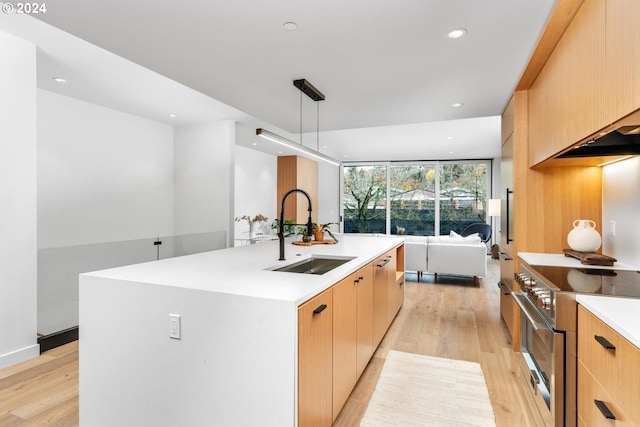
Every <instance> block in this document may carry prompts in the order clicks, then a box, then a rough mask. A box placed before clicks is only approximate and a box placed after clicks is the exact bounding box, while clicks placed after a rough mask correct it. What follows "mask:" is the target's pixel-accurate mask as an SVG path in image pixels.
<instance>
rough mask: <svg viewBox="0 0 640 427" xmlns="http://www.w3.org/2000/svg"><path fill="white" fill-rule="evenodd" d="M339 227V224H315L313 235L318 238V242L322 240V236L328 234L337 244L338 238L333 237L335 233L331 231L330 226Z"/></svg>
mask: <svg viewBox="0 0 640 427" xmlns="http://www.w3.org/2000/svg"><path fill="white" fill-rule="evenodd" d="M334 224H335V225H338V223H337V222H327V223H326V224H316V223H315V222H314V223H313V234H314V236H315V238H316V240H322V238H323V237H322V236H323V234H324V233H325V232H327V233H328V234H329V236H330V237H331V238H332V239H333V240H334V241H335V242H336V243H338V239H337V238H336V236H334V235H333V233H331V230H329V226H330V225H334ZM318 237H320V239H318Z"/></svg>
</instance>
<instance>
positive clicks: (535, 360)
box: [512, 262, 640, 427]
mask: <svg viewBox="0 0 640 427" xmlns="http://www.w3.org/2000/svg"><path fill="white" fill-rule="evenodd" d="M514 277H515V280H516V281H517V282H518V284H519V285H520V286H519V287H520V290H519V291H517V292H513V294H512V295H513V297H514V299H515V301H516V302H517V303H518V306H519V307H520V322H521V323H520V328H521V330H520V333H521V337H520V343H521V344H520V354H521V357H520V358H519V362H520V363H519V364H520V368H521V371H522V374H523V375H522V378H524V379H525V380H526V381H525V385H526V386H527V388H529V390H530V391H531V395H532V397H533V400H534V401H535V403H536V406H537V408H538V410H539V412H540V414H541V415H542V418H543V419H544V422H545V424H546V426H547V427H551V426H570V427H574V426H575V425H576V423H577V411H576V397H577V390H576V384H577V364H578V362H577V360H578V357H577V352H578V348H577V347H578V344H577V343H578V340H577V330H578V305H577V303H576V294H578V293H589V294H599V295H617V296H626V297H636V298H637V297H640V272H638V271H635V270H633V269H632V270H625V269H622V268H613V267H598V266H585V267H584V268H575V267H561V266H544V265H543V266H541V265H529V264H527V263H526V262H521V263H520V273H517V274H515V276H514Z"/></svg>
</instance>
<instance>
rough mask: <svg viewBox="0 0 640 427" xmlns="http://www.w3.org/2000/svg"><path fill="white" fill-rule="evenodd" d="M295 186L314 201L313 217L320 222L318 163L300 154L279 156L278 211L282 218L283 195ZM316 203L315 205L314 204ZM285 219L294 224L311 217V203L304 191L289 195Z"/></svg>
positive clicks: (303, 222) (313, 219)
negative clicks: (309, 203)
mask: <svg viewBox="0 0 640 427" xmlns="http://www.w3.org/2000/svg"><path fill="white" fill-rule="evenodd" d="M294 188H299V189H300V190H304V191H306V192H307V194H309V197H310V198H311V202H312V206H311V207H312V208H313V209H312V211H311V219H312V221H313V222H315V223H317V222H318V163H316V162H314V161H313V160H309V159H306V158H304V157H299V156H280V157H278V185H277V191H276V213H277V215H278V218H280V208H281V205H282V197H284V195H285V194H286V193H287V192H288V191H289V190H293V189H294ZM313 203H315V205H313ZM284 213H285V218H284V219H285V220H291V221H293V223H294V224H306V223H307V221H308V219H309V205H308V201H307V198H306V197H305V196H304V194H302V193H294V194H291V195H290V196H289V197H287V200H286V202H285V207H284Z"/></svg>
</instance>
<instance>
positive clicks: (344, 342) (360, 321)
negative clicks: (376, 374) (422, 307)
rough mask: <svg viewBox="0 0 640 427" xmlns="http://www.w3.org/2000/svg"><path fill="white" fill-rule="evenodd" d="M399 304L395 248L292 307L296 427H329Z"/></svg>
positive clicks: (400, 278)
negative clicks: (295, 328) (295, 332)
mask: <svg viewBox="0 0 640 427" xmlns="http://www.w3.org/2000/svg"><path fill="white" fill-rule="evenodd" d="M378 265H381V267H378ZM374 271H375V272H374ZM374 275H375V278H374ZM376 280H377V281H378V282H375V281H376ZM374 283H375V284H374ZM403 302H404V245H400V246H398V247H396V248H394V249H392V250H390V251H388V252H387V253H385V254H384V255H383V256H381V257H379V258H378V259H376V260H375V261H374V262H372V263H369V264H367V265H366V266H364V267H362V268H360V269H358V270H357V271H356V272H354V273H352V274H350V275H349V276H347V277H345V278H344V279H342V280H340V281H339V282H338V283H336V284H334V285H333V286H332V287H331V288H329V289H327V290H326V291H324V292H323V293H321V294H319V295H317V296H316V297H314V298H312V299H311V300H309V301H307V302H305V303H304V304H302V305H301V306H300V307H299V308H298V426H300V427H304V426H314V427H317V426H330V425H331V423H332V422H333V420H335V418H336V417H337V416H338V414H339V413H340V411H341V410H342V407H343V406H344V404H345V402H346V401H347V399H348V397H349V395H350V394H351V391H352V390H353V387H354V386H355V385H356V382H357V381H358V378H360V375H362V373H363V371H364V370H365V368H366V367H367V364H368V363H369V361H370V360H371V357H372V356H373V353H374V351H375V348H376V347H377V345H378V344H379V342H380V340H381V339H382V337H383V336H384V334H385V333H386V331H387V329H388V328H389V325H390V324H391V322H392V321H393V318H394V317H395V315H396V313H397V312H398V310H399V309H400V307H401V306H402V304H403ZM376 327H377V328H379V329H378V331H377V333H378V335H379V336H380V339H378V340H377V341H376V339H375V337H374V331H375V328H376Z"/></svg>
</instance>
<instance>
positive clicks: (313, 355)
mask: <svg viewBox="0 0 640 427" xmlns="http://www.w3.org/2000/svg"><path fill="white" fill-rule="evenodd" d="M332 378H333V288H329V289H327V290H326V291H324V292H322V293H321V294H319V295H317V296H315V297H314V298H312V299H310V300H309V301H307V302H305V303H304V304H302V305H301V306H300V307H299V308H298V426H299V427H307V426H309V427H323V426H327V427H330V426H331V424H332V422H333V417H332V408H333V401H332V396H333V394H332V393H333V384H332Z"/></svg>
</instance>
